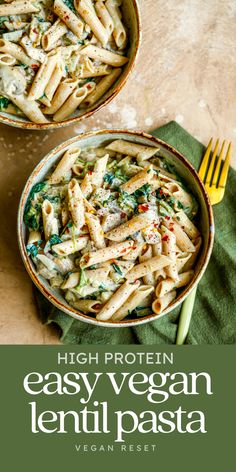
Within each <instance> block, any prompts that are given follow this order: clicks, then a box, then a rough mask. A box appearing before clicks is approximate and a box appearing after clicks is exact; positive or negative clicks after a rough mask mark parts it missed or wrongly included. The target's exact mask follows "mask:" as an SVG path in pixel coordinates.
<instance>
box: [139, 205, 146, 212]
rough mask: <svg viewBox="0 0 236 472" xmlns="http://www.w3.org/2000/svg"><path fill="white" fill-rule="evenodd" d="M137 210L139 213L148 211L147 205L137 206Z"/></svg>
mask: <svg viewBox="0 0 236 472" xmlns="http://www.w3.org/2000/svg"><path fill="white" fill-rule="evenodd" d="M138 210H139V211H140V212H145V211H148V210H149V206H148V205H138Z"/></svg>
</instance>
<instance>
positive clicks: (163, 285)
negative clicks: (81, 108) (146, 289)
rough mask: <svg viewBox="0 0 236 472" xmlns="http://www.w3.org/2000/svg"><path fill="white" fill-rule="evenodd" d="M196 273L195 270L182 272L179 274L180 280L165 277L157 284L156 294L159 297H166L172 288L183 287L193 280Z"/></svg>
mask: <svg viewBox="0 0 236 472" xmlns="http://www.w3.org/2000/svg"><path fill="white" fill-rule="evenodd" d="M193 275H194V271H193V270H190V271H188V272H183V273H182V274H179V280H177V281H174V280H173V279H169V278H168V279H165V280H162V281H161V282H159V284H158V285H157V286H156V290H155V294H156V296H157V298H161V297H164V296H165V295H166V294H167V293H168V292H171V291H172V290H174V289H176V288H181V287H184V286H185V285H188V284H189V282H190V281H191V280H192V278H193Z"/></svg>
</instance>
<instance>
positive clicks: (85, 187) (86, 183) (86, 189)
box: [73, 166, 93, 198]
mask: <svg viewBox="0 0 236 472" xmlns="http://www.w3.org/2000/svg"><path fill="white" fill-rule="evenodd" d="M73 172H75V166H73ZM75 174H76V172H75ZM80 188H81V191H82V194H83V196H84V197H85V198H87V197H88V196H89V195H90V194H91V193H92V191H93V186H92V182H91V176H90V175H88V174H86V175H85V177H84V179H83V180H82V182H81V184H80Z"/></svg>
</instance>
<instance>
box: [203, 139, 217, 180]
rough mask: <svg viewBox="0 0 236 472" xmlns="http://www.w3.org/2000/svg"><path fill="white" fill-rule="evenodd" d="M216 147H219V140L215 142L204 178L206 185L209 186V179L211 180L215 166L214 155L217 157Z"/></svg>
mask: <svg viewBox="0 0 236 472" xmlns="http://www.w3.org/2000/svg"><path fill="white" fill-rule="evenodd" d="M218 146H219V139H217V141H216V145H215V148H214V151H213V155H212V157H211V160H210V166H209V169H208V172H207V176H206V184H208V185H210V183H211V178H212V175H213V170H214V166H215V160H216V155H217V151H218Z"/></svg>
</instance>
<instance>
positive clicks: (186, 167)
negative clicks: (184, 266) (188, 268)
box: [17, 130, 214, 328]
mask: <svg viewBox="0 0 236 472" xmlns="http://www.w3.org/2000/svg"><path fill="white" fill-rule="evenodd" d="M115 139H125V140H127V141H133V142H135V143H139V144H145V145H148V146H153V147H157V148H160V151H161V153H162V154H163V155H164V156H165V158H166V160H167V162H169V163H170V164H172V165H173V166H174V167H175V168H176V171H177V173H178V174H179V176H180V177H181V178H182V179H183V181H184V182H185V183H186V184H187V186H188V187H189V188H190V189H191V192H192V193H193V194H194V196H195V197H196V199H197V201H198V204H199V213H198V227H199V229H200V231H201V234H202V237H203V244H202V249H201V253H200V255H199V258H198V261H197V264H196V267H195V274H194V277H193V279H192V280H191V282H190V284H189V285H188V286H187V287H185V288H184V289H183V290H182V291H181V292H180V293H179V294H178V297H177V298H176V299H175V300H174V301H173V302H172V303H171V304H170V305H169V306H168V308H167V309H165V310H164V311H163V312H162V313H161V314H159V315H156V314H152V315H149V316H146V317H143V318H142V317H140V318H137V319H133V320H125V319H124V320H122V321H119V322H113V323H111V322H109V321H97V320H96V319H94V318H92V317H91V316H88V315H85V314H83V313H82V312H80V311H78V310H76V309H74V308H73V307H71V306H70V305H69V304H68V303H67V302H66V300H65V299H64V298H63V296H62V294H61V293H60V291H59V290H58V289H54V288H52V287H51V286H50V284H49V283H48V281H47V280H45V279H44V278H43V277H41V276H39V275H38V274H37V272H36V268H35V266H34V264H33V262H32V261H31V259H30V257H29V256H28V254H27V252H26V244H25V243H26V238H27V228H26V226H25V224H24V221H23V216H24V209H25V205H26V202H27V198H28V196H29V193H30V191H31V189H32V187H33V186H34V185H35V184H36V183H38V182H42V181H43V180H44V179H45V177H46V175H47V174H48V173H49V170H50V169H51V168H52V167H53V166H54V165H55V164H56V163H57V161H59V160H60V158H61V157H62V155H63V154H64V152H65V151H66V150H67V149H70V148H73V147H78V146H79V147H81V148H82V149H83V148H86V147H92V146H94V147H98V146H105V145H106V144H108V143H109V142H110V141H112V140H115ZM17 226H18V227H17V231H18V241H19V247H20V252H21V256H22V259H23V262H24V264H25V267H26V269H27V271H28V273H29V275H30V277H31V279H32V281H33V282H34V284H35V285H36V286H37V287H38V289H39V290H40V291H41V292H42V294H43V295H44V296H45V297H46V298H47V299H48V300H49V301H50V302H51V303H52V304H53V305H55V306H56V307H57V308H59V309H60V310H62V311H63V312H65V313H67V314H68V315H70V316H72V317H73V318H75V319H77V320H80V321H84V322H86V323H91V324H93V325H97V326H106V327H110V328H120V327H126V326H137V325H141V324H144V323H148V322H150V321H154V320H157V319H159V318H162V317H163V316H166V315H167V314H168V313H169V312H170V311H171V310H173V309H174V308H176V307H177V306H178V305H180V304H181V303H182V302H183V300H184V299H185V298H186V297H187V296H188V294H189V293H190V292H191V290H192V289H193V288H194V287H195V286H196V285H197V284H198V282H199V281H200V279H201V278H202V276H203V274H204V272H205V270H206V267H207V264H208V262H209V259H210V255H211V252H212V247H213V239H214V222H213V213H212V207H211V204H210V201H209V198H208V195H207V193H206V190H205V188H204V185H203V184H202V182H201V180H200V178H199V177H198V174H197V172H196V170H195V169H194V167H193V166H192V165H191V164H190V163H189V162H188V161H187V159H186V158H185V157H184V156H183V155H182V154H180V153H179V152H178V151H177V150H176V149H174V148H173V147H172V146H170V145H169V144H167V143H165V142H164V141H161V140H160V139H157V138H155V137H153V136H151V135H149V134H146V133H143V132H136V131H127V130H100V131H93V132H90V133H85V134H82V135H79V136H76V137H74V138H71V139H69V140H68V141H65V142H64V143H62V144H60V145H59V146H57V147H56V148H55V149H53V150H52V151H51V152H50V153H49V154H47V156H46V157H44V159H42V161H41V162H40V163H39V164H38V165H37V167H36V168H35V169H34V171H33V172H32V174H31V175H30V177H29V179H28V181H27V183H26V185H25V188H24V190H23V193H22V196H21V200H20V205H19V210H18V224H17Z"/></svg>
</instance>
